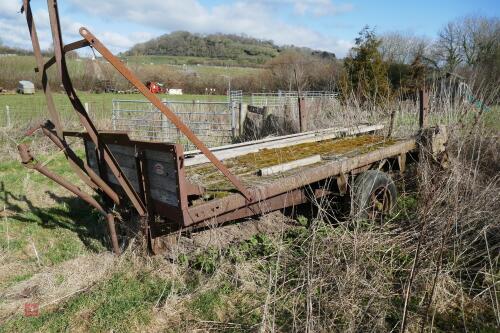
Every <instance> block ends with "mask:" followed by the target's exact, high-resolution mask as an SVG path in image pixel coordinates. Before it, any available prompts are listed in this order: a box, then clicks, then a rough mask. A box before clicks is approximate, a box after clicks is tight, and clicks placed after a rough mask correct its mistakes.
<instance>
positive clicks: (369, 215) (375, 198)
mask: <svg viewBox="0 0 500 333" xmlns="http://www.w3.org/2000/svg"><path fill="white" fill-rule="evenodd" d="M352 195H353V197H352V199H351V200H352V215H353V217H354V220H356V221H360V220H374V221H377V222H381V221H383V219H384V217H385V216H387V215H388V214H390V213H391V211H392V210H393V209H394V206H395V205H396V199H397V189H396V185H395V184H394V181H393V180H392V178H391V177H390V176H389V175H388V174H386V173H385V172H382V171H379V170H368V171H365V172H363V173H362V174H361V175H359V176H358V177H356V179H355V180H354V185H353V191H352Z"/></svg>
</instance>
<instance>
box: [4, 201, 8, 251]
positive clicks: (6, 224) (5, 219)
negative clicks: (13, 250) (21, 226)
mask: <svg viewBox="0 0 500 333" xmlns="http://www.w3.org/2000/svg"><path fill="white" fill-rule="evenodd" d="M3 212H4V213H5V215H4V216H3V221H4V224H5V236H6V237H7V250H10V236H9V223H8V222H7V208H6V207H5V204H4V205H3Z"/></svg>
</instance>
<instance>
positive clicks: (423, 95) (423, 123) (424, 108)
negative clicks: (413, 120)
mask: <svg viewBox="0 0 500 333" xmlns="http://www.w3.org/2000/svg"><path fill="white" fill-rule="evenodd" d="M418 94H419V102H420V103H419V118H418V125H419V128H420V130H422V129H424V128H426V127H427V126H428V125H429V124H428V119H427V115H428V113H429V94H428V93H427V91H426V90H419V92H418Z"/></svg>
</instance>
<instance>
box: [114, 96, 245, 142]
mask: <svg viewBox="0 0 500 333" xmlns="http://www.w3.org/2000/svg"><path fill="white" fill-rule="evenodd" d="M163 103H164V104H166V105H167V106H168V107H170V109H172V111H173V112H174V113H175V114H176V115H177V116H179V117H180V118H181V119H182V121H183V122H184V123H185V124H186V125H187V126H189V128H190V129H191V130H192V131H193V132H194V133H195V134H196V135H197V136H198V137H199V138H200V139H201V140H202V141H203V142H204V143H205V144H206V145H207V146H208V147H216V146H221V145H224V144H228V143H231V142H232V141H233V138H234V137H235V134H236V124H237V119H236V116H237V111H238V110H237V105H236V103H234V102H232V103H230V102H204V101H163ZM112 126H113V130H118V131H125V132H127V133H128V134H129V135H130V137H131V138H134V139H138V140H146V141H158V142H171V143H180V144H182V145H183V146H184V149H185V150H191V149H194V148H195V147H194V145H193V144H192V143H191V142H189V140H187V138H186V137H185V136H184V135H183V134H182V133H181V132H180V131H179V130H178V129H177V127H176V126H174V125H173V124H172V123H171V122H170V121H169V120H168V119H167V117H165V115H163V114H162V113H161V112H160V111H159V110H158V109H157V108H156V107H154V106H153V105H152V104H151V103H150V102H148V101H142V100H113V112H112Z"/></svg>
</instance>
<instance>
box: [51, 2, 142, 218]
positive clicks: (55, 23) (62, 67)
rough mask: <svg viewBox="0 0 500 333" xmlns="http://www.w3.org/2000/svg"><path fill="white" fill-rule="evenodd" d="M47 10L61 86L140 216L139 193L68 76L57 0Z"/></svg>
mask: <svg viewBox="0 0 500 333" xmlns="http://www.w3.org/2000/svg"><path fill="white" fill-rule="evenodd" d="M47 4H48V11H49V18H50V27H51V31H52V38H53V41H54V55H55V58H56V64H57V69H58V74H59V76H60V78H61V82H62V84H63V87H64V89H65V91H66V93H67V95H68V98H69V100H70V102H71V104H72V105H73V108H74V109H75V111H76V112H77V114H78V116H79V118H80V122H81V123H82V125H83V126H84V127H85V129H86V130H87V132H88V134H89V136H90V139H91V140H92V142H93V143H94V144H95V145H96V147H98V148H100V149H102V152H103V154H102V158H103V160H104V161H105V162H106V164H107V165H108V167H109V168H110V170H111V172H112V173H113V175H114V176H115V177H116V179H117V180H118V182H119V183H120V185H121V187H122V188H123V190H124V192H125V194H126V195H127V197H128V198H129V200H130V202H131V203H132V205H133V206H134V208H135V209H136V210H137V213H138V214H139V215H140V216H145V215H147V211H146V207H145V205H144V203H143V202H142V200H141V199H140V197H139V195H138V194H137V193H136V192H135V190H134V188H133V187H132V185H131V184H130V181H129V180H128V179H127V177H126V176H125V175H124V173H123V171H122V170H121V168H120V166H119V165H118V163H117V161H116V159H115V158H114V157H113V155H112V154H111V151H110V150H109V148H108V147H107V145H106V144H104V143H102V142H101V140H100V139H99V132H98V131H97V128H96V127H95V125H94V123H93V122H92V120H91V119H90V117H89V115H88V114H87V112H86V111H85V108H84V106H83V103H82V102H81V101H80V99H79V97H78V96H77V94H76V91H75V89H74V88H73V84H72V82H71V78H70V76H69V72H68V68H67V66H66V59H65V57H64V48H63V42H62V37H61V30H60V29H61V25H60V21H59V13H58V9H57V1H56V0H48V1H47Z"/></svg>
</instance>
